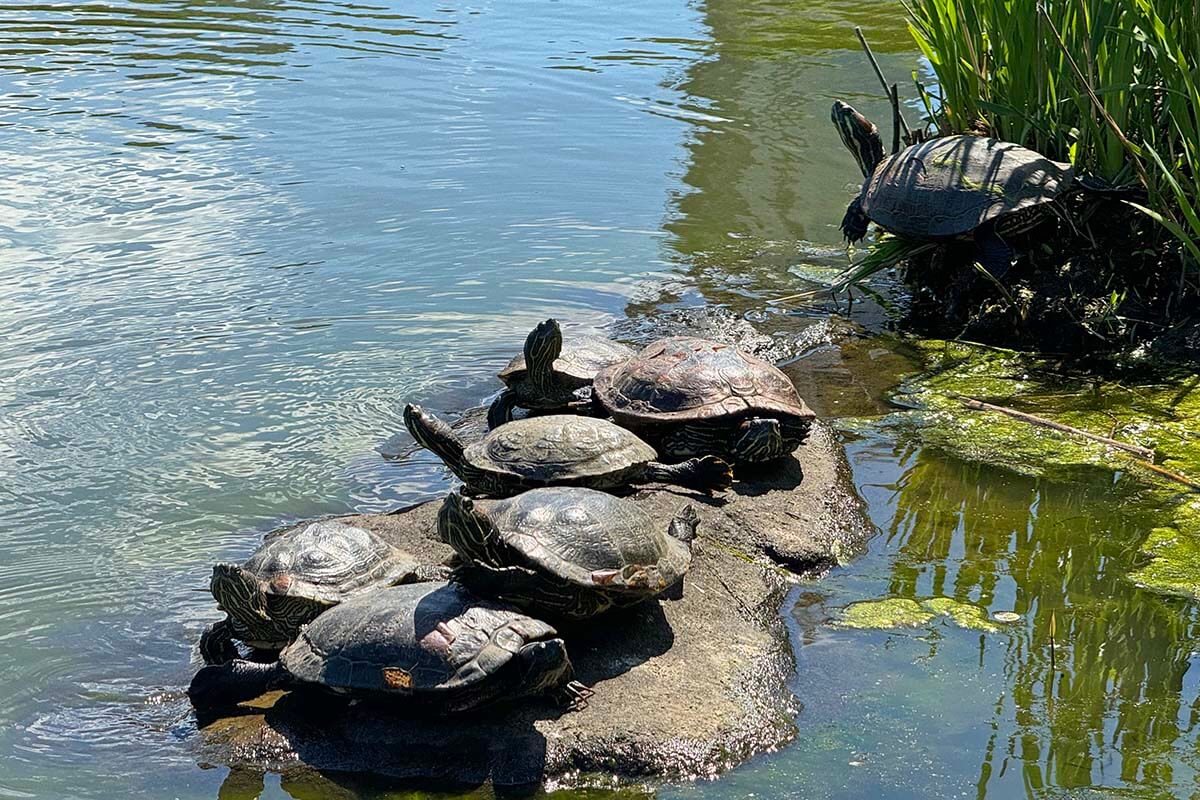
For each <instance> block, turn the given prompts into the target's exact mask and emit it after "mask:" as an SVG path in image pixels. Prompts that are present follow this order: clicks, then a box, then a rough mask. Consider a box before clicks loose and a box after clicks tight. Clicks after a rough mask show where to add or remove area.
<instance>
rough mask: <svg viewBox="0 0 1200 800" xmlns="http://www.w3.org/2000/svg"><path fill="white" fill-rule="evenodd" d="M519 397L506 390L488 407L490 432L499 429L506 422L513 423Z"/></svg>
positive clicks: (518, 404)
mask: <svg viewBox="0 0 1200 800" xmlns="http://www.w3.org/2000/svg"><path fill="white" fill-rule="evenodd" d="M519 406H520V403H519V402H517V395H516V393H514V392H513V391H512V390H511V389H505V390H504V391H503V392H501V393H500V395H499V396H498V397H497V398H496V399H495V400H493V401H492V404H491V405H490V406H489V407H488V415H487V423H488V430H494V429H496V428H499V427H500V426H501V425H503V424H504V423H506V422H512V418H513V409H515V408H518V407H519Z"/></svg>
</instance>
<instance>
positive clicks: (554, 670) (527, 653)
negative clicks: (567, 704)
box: [519, 631, 574, 695]
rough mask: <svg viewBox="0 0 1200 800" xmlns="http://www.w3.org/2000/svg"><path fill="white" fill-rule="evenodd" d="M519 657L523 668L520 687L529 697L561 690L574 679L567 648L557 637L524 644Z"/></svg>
mask: <svg viewBox="0 0 1200 800" xmlns="http://www.w3.org/2000/svg"><path fill="white" fill-rule="evenodd" d="M551 633H553V631H552V632H551ZM519 657H520V659H521V663H522V664H523V665H524V667H525V670H524V672H525V674H524V677H523V678H522V680H521V684H520V685H521V687H522V688H523V689H525V690H526V691H528V692H529V694H530V695H538V694H545V693H547V692H552V691H555V690H558V689H561V688H563V687H564V686H565V685H566V684H568V683H569V682H570V681H571V678H572V677H574V669H573V668H572V667H571V659H570V658H568V657H567V646H566V645H565V644H564V643H563V640H562V639H559V638H557V637H553V638H550V637H547V638H545V639H538V640H537V641H533V642H530V643H528V644H526V645H525V646H524V647H522V648H521V650H520V654H519Z"/></svg>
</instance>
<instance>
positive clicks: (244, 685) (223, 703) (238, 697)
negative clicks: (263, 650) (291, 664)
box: [187, 658, 287, 711]
mask: <svg viewBox="0 0 1200 800" xmlns="http://www.w3.org/2000/svg"><path fill="white" fill-rule="evenodd" d="M286 681H287V671H286V670H284V668H283V665H281V664H280V663H279V662H278V661H276V662H274V663H271V664H259V663H256V662H253V661H243V660H242V659H240V658H239V659H235V660H233V661H230V662H229V663H227V664H214V665H209V666H207V667H203V668H202V669H201V670H200V671H199V672H197V673H196V675H195V677H193V678H192V682H191V684H190V685H189V686H188V690H187V693H188V699H189V700H191V701H192V705H193V706H194V707H195V708H196V710H198V711H208V710H211V709H215V708H227V707H230V706H235V705H237V704H238V703H243V702H245V701H247V700H253V699H254V698H256V697H258V696H259V695H261V694H263V693H264V692H267V691H269V690H271V689H273V688H276V687H278V686H281V685H283V684H284V683H286Z"/></svg>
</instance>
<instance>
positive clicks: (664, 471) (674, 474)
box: [646, 456, 733, 494]
mask: <svg viewBox="0 0 1200 800" xmlns="http://www.w3.org/2000/svg"><path fill="white" fill-rule="evenodd" d="M646 479H647V480H650V481H658V482H661V483H676V484H679V485H680V486H686V487H688V488H689V489H696V490H699V491H701V492H708V493H710V494H711V493H713V492H720V491H724V490H725V489H728V488H729V487H730V486H732V485H733V467H731V466H729V462H727V461H725V460H724V459H721V458H717V457H716V456H704V457H703V458H689V459H688V460H687V461H684V462H682V463H679V464H660V463H658V462H651V463H650V464H649V465H648V466H647V468H646Z"/></svg>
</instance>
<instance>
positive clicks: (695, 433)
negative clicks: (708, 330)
mask: <svg viewBox="0 0 1200 800" xmlns="http://www.w3.org/2000/svg"><path fill="white" fill-rule="evenodd" d="M594 394H595V400H596V402H597V403H599V404H600V405H601V406H602V408H603V410H604V411H605V412H607V413H608V414H610V415H612V418H613V419H614V420H616V421H617V423H619V424H620V425H623V426H625V427H627V428H629V429H631V430H632V431H634V432H635V433H637V434H638V435H639V436H641V437H643V438H645V439H647V440H648V441H650V442H651V443H652V444H653V445H654V446H655V447H657V448H658V452H659V453H660V454H661V455H662V457H663V458H664V460H669V459H682V458H693V457H696V456H701V455H704V454H711V455H716V456H719V457H721V458H724V459H728V460H730V461H732V462H733V463H734V464H735V465H739V464H753V463H760V462H765V461H772V460H774V459H776V458H779V457H781V456H785V455H787V454H788V453H791V452H792V451H793V450H795V449H796V448H797V447H799V446H800V445H801V444H803V443H804V440H805V439H806V438H807V437H808V431H809V428H810V427H811V425H812V421H813V419H815V415H814V414H813V412H812V410H811V409H810V408H809V407H808V406H807V405H806V404H805V402H804V400H803V399H801V397H800V395H799V394H798V393H797V392H796V387H795V386H794V385H792V382H791V380H790V379H789V378H788V376H787V375H784V374H783V372H782V371H781V370H779V369H778V368H777V367H775V366H774V365H773V364H769V363H767V362H766V361H763V360H762V359H760V358H756V357H755V356H752V355H750V354H749V353H746V352H743V351H742V350H739V349H738V348H736V347H733V346H732V345H727V344H721V343H719V342H713V341H710V340H708V339H699V338H696V337H693V336H673V337H669V338H666V339H659V340H658V341H656V342H652V343H650V344H649V345H647V346H646V347H645V348H643V349H642V351H641V352H639V353H638V354H637V356H635V357H634V358H632V359H630V360H629V361H626V362H624V363H622V364H617V365H614V366H611V367H608V368H606V369H603V370H601V371H600V373H599V374H598V375H597V376H596V383H595V387H594Z"/></svg>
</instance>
